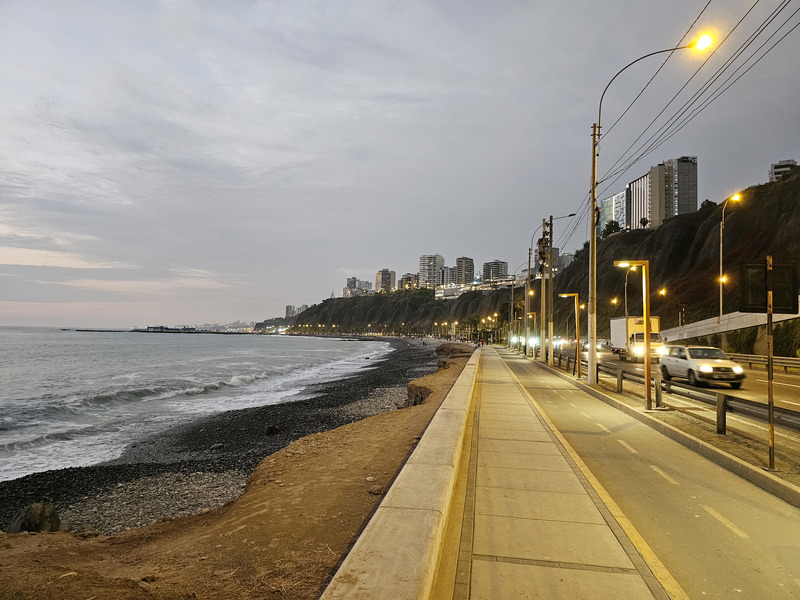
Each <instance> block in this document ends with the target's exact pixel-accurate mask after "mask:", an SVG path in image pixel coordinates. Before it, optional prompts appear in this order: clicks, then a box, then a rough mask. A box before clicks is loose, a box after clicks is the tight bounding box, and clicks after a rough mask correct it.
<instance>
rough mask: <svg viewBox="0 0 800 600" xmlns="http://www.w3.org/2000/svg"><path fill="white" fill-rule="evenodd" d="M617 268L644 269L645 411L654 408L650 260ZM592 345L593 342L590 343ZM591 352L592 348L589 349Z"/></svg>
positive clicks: (617, 262)
mask: <svg viewBox="0 0 800 600" xmlns="http://www.w3.org/2000/svg"><path fill="white" fill-rule="evenodd" d="M614 266H615V267H623V268H626V269H629V268H630V267H632V266H637V267H642V314H643V316H644V356H643V358H644V361H643V362H644V398H645V405H644V406H645V409H647V410H650V409H651V408H653V397H652V393H651V391H650V381H651V379H652V371H651V368H650V273H649V269H650V261H648V260H615V261H614ZM589 343H590V344H591V341H590V342H589ZM589 350H590V351H591V347H590V348H589Z"/></svg>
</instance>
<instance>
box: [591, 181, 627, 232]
mask: <svg viewBox="0 0 800 600" xmlns="http://www.w3.org/2000/svg"><path fill="white" fill-rule="evenodd" d="M629 202H630V200H629V198H628V194H627V190H623V191H621V192H619V193H616V194H614V195H613V196H609V197H608V198H604V199H603V200H601V201H599V202H598V203H597V206H598V207H599V208H600V218H599V219H598V220H597V233H598V234H600V233H602V232H603V230H604V229H605V228H606V225H608V224H609V223H610V222H611V221H616V222H617V224H619V226H620V227H621V228H622V229H625V228H627V227H629V226H630V223H629V222H628V215H629V214H630V206H629Z"/></svg>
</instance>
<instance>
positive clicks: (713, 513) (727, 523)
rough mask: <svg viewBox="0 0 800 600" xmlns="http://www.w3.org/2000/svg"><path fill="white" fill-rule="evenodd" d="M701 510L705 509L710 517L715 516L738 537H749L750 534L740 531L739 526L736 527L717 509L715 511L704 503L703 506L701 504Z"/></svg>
mask: <svg viewBox="0 0 800 600" xmlns="http://www.w3.org/2000/svg"><path fill="white" fill-rule="evenodd" d="M703 510H705V511H706V512H707V513H708V514H710V515H711V516H712V517H714V518H715V519H716V520H717V521H719V522H720V523H722V524H723V525H725V527H727V528H728V529H730V530H731V531H732V532H733V533H735V534H736V535H737V536H739V537H740V538H743V539H747V538H749V537H750V536H749V535H747V534H746V533H745V532H744V531H742V530H741V529H739V528H738V527H737V526H736V525H734V524H733V523H731V522H730V521H729V520H728V519H726V518H725V517H723V516H722V515H721V514H719V513H718V512H717V511H715V510H714V509H713V508H711V507H710V506H705V505H704V506H703Z"/></svg>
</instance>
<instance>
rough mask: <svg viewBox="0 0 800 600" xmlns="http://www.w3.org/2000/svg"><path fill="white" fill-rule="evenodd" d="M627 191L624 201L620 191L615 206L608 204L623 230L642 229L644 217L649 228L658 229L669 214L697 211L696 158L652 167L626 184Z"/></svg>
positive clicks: (690, 157)
mask: <svg viewBox="0 0 800 600" xmlns="http://www.w3.org/2000/svg"><path fill="white" fill-rule="evenodd" d="M625 194H626V195H625V198H624V200H623V198H622V197H621V196H620V195H619V194H617V195H615V196H613V197H612V198H614V201H613V207H612V206H611V205H609V207H608V211H609V212H611V211H613V214H614V216H615V218H614V220H615V221H616V222H617V223H619V224H620V226H621V227H622V228H624V229H639V228H641V227H642V219H646V220H647V225H646V227H652V228H655V227H658V226H660V225H661V224H662V223H663V222H664V221H666V220H667V219H669V218H670V217H674V216H676V215H685V214H688V213H693V212H696V211H697V157H696V156H681V157H680V158H670V159H668V160H665V161H664V162H663V163H660V164H658V165H656V166H654V167H651V168H650V171H649V172H648V173H645V174H644V175H642V176H641V177H639V178H638V179H634V180H633V181H631V182H630V183H629V184H628V185H627V187H626V188H625ZM604 208H605V205H603V206H602V207H601V214H600V216H601V219H602V217H603V214H602V213H603V209H604ZM603 227H605V224H604V225H603ZM598 231H602V229H598Z"/></svg>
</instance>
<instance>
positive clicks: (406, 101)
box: [0, 0, 800, 327]
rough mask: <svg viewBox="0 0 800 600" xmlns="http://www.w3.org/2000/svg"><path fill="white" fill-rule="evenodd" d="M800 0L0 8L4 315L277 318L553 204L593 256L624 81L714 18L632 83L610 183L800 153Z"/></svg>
mask: <svg viewBox="0 0 800 600" xmlns="http://www.w3.org/2000/svg"><path fill="white" fill-rule="evenodd" d="M796 4H797V3H796V2H789V1H788V0H787V1H786V2H781V1H780V0H762V1H761V2H757V1H756V0H712V1H710V2H708V1H707V0H694V1H690V0H672V1H671V2H663V1H661V0H658V1H656V0H627V1H622V0H608V1H606V2H597V0H491V1H489V0H481V1H479V0H457V1H456V0H427V1H402V0H395V1H389V0H358V1H347V0H337V1H331V2H322V1H313V2H311V1H303V0H287V1H245V0H228V1H225V2H222V1H219V2H216V1H213V2H212V1H211V0H208V1H205V2H203V1H192V0H136V1H133V0H118V1H112V0H94V1H82V0H71V1H70V2H63V1H62V0H52V1H45V0H1V1H0V53H2V56H0V80H1V81H2V90H1V91H0V131H2V134H0V325H17V324H25V325H53V326H69V327H74V326H97V327H129V326H134V325H154V324H168V325H180V324H202V323H209V322H220V323H224V322H230V321H234V320H237V319H239V320H243V321H251V320H261V319H264V318H267V317H272V316H282V315H283V312H284V308H285V306H286V305H287V304H293V305H300V304H313V303H316V302H319V301H321V300H323V299H325V298H327V297H329V296H330V295H331V292H334V293H335V294H336V295H337V296H338V295H341V290H342V287H343V286H344V285H345V279H346V278H347V277H351V276H356V277H358V278H359V279H366V280H371V281H374V274H375V271H377V270H379V269H382V268H389V269H392V270H394V271H396V272H397V274H398V278H399V277H400V276H401V275H402V274H403V273H405V272H416V271H417V270H418V266H419V262H418V261H419V256H420V255H421V254H430V253H438V254H442V255H443V256H444V257H445V261H446V264H447V265H454V264H455V259H456V258H457V257H459V256H470V257H472V258H473V259H474V260H475V263H476V266H477V267H479V266H480V265H481V264H482V263H483V262H486V261H489V260H492V259H495V258H497V259H500V260H505V261H507V262H508V263H509V266H510V269H511V270H512V271H513V270H514V269H516V268H517V266H518V265H521V264H522V263H523V262H524V261H525V260H526V258H527V248H528V246H529V244H530V241H531V238H532V237H534V236H536V237H538V233H537V232H536V231H535V230H536V228H537V227H538V226H539V225H540V224H541V220H542V218H544V217H548V216H549V215H551V214H552V215H555V216H559V215H564V214H568V213H572V212H576V213H578V218H576V219H574V220H566V219H565V220H560V221H558V222H557V227H556V245H559V246H561V247H562V250H563V251H573V250H574V249H576V248H579V247H580V246H581V245H582V244H583V242H584V240H585V239H587V222H588V218H587V217H586V213H587V197H588V191H589V179H590V167H591V138H590V134H591V125H592V123H593V122H594V121H596V120H597V111H598V103H599V99H600V95H601V93H602V91H603V88H604V87H605V86H606V84H607V83H608V82H609V80H610V79H611V78H612V77H613V76H614V74H615V73H616V72H617V71H619V70H620V69H622V68H623V67H624V66H625V65H626V64H628V63H629V62H631V61H632V60H634V59H636V58H638V57H639V56H642V55H644V54H647V53H648V52H652V51H655V50H661V49H664V48H671V47H675V46H678V45H682V44H685V43H687V42H688V41H690V40H691V39H693V38H694V37H696V35H698V34H699V33H701V32H703V31H707V30H711V31H712V32H713V33H714V34H715V36H716V39H717V43H719V42H721V41H722V40H724V42H723V43H722V44H721V45H720V46H718V49H717V50H716V53H714V54H713V55H711V56H710V58H709V55H710V53H708V52H707V53H706V54H704V55H699V54H697V53H696V52H694V51H693V50H682V51H679V52H677V53H675V54H674V55H673V56H672V57H671V58H669V60H668V61H667V62H666V64H665V65H664V67H663V68H661V69H660V71H659V67H661V65H662V63H664V60H665V59H666V58H667V57H668V56H669V55H667V54H661V55H659V56H655V57H652V58H649V59H647V60H644V61H642V62H640V63H637V65H635V66H633V67H631V68H629V69H627V70H626V71H625V73H624V74H622V75H620V77H619V78H617V79H616V80H615V82H614V84H613V85H612V86H611V87H610V88H609V91H608V92H607V94H606V96H605V99H604V101H603V113H602V125H603V132H604V134H605V135H606V136H607V137H605V138H604V139H603V141H602V144H601V150H600V159H599V165H600V166H599V169H600V174H601V175H602V176H603V177H604V179H605V181H604V183H602V184H601V185H600V192H601V197H602V196H603V195H606V196H607V195H610V194H611V193H613V192H617V191H620V190H622V189H624V186H625V184H626V183H627V182H628V181H630V180H632V179H634V178H636V177H638V176H640V175H642V174H644V172H645V171H646V170H648V169H649V167H650V166H651V165H654V164H658V163H659V162H662V161H663V160H665V159H667V158H674V157H677V156H682V155H693V156H698V164H699V168H698V173H699V180H700V183H699V196H700V199H701V200H702V199H705V198H709V199H711V200H713V201H715V202H718V201H720V200H722V199H724V198H725V197H727V196H728V195H730V194H732V193H734V192H735V191H736V190H738V189H741V188H742V187H745V186H749V185H753V184H757V183H762V182H764V181H766V179H767V173H768V170H769V166H770V164H771V163H773V162H776V161H778V160H781V159H787V158H794V159H800V141H798V140H800V103H799V102H798V100H797V98H798V92H799V91H800V70H798V69H797V68H796V63H797V57H798V56H800V27H798V29H796V30H792V27H795V26H797V24H798V23H800V14H794V12H795V11H796V10H797V9H798V7H797V6H795V5H796ZM748 11H750V12H748ZM693 24H694V25H693ZM759 32H761V33H760V34H758V33H759ZM756 34H758V35H756ZM684 36H685V41H682V40H683V39H684ZM726 36H728V37H727V39H725V38H726ZM753 36H755V37H754V38H753ZM784 36H785V37H784ZM751 38H753V39H751ZM773 46H774V47H773ZM706 59H708V62H707V64H705V66H703V67H702V69H700V67H701V65H703V61H705V60H706ZM726 61H732V62H730V63H729V68H728V69H727V70H724V71H722V72H721V73H720V69H721V67H723V66H724V65H725V64H726ZM748 68H749V70H747V69H748ZM698 69H700V70H699V72H697V71H698ZM737 69H738V70H737ZM657 71H658V74H657V76H656V77H655V79H654V80H653V81H652V83H651V84H650V85H649V86H648V87H647V88H646V89H645V90H644V92H643V93H642V94H641V96H640V97H639V99H638V101H637V102H636V103H635V104H634V105H633V106H632V108H631V109H630V110H629V111H628V112H627V113H626V114H625V116H624V118H623V119H621V120H620V121H619V122H618V123H616V124H614V123H615V122H616V121H617V119H618V118H619V117H620V115H622V113H623V112H625V109H626V108H628V106H629V105H630V104H631V102H632V101H633V100H634V98H636V96H637V94H639V92H641V91H642V89H643V88H644V87H645V84H647V82H648V80H650V79H651V77H653V75H654V74H656V72H657ZM745 71H746V72H745ZM696 72H697V74H696V75H695V73H696ZM698 93H699V94H700V95H696V94H698ZM693 95H695V96H694V101H693V100H692V99H693ZM672 98H675V100H674V102H672V103H670V100H671V99H672ZM650 123H655V124H654V126H653V127H651V128H650V129H649V130H648V129H647V127H648V125H649V124H650ZM670 123H672V126H670V125H669V124H670ZM612 124H614V126H613V128H612V127H611V126H612ZM664 124H667V127H666V128H662V125H664ZM659 128H661V129H659ZM653 146H655V148H652V147H653ZM629 148H630V151H629V152H628V149H629ZM626 152H627V156H626ZM618 159H621V160H620V161H619V164H618V165H615V162H617V161H618ZM609 170H612V173H613V175H611V176H606V175H607V172H608V171H609ZM617 171H619V172H617ZM604 190H605V194H604V193H603V192H604Z"/></svg>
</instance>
